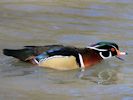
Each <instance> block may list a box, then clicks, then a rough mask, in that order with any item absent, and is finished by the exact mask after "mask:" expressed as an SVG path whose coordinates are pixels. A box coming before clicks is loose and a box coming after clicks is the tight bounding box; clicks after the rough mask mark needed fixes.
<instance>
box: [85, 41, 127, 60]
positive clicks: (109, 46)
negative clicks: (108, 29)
mask: <svg viewBox="0 0 133 100" xmlns="http://www.w3.org/2000/svg"><path fill="white" fill-rule="evenodd" d="M87 48H90V49H94V50H96V51H97V52H98V53H99V55H100V56H101V57H102V58H103V59H108V58H111V57H113V56H115V57H117V58H119V59H120V60H123V59H122V58H120V56H122V55H127V53H126V52H121V51H120V50H119V47H118V45H117V44H116V43H113V42H99V43H96V44H93V45H90V46H87Z"/></svg>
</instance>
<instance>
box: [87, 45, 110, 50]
mask: <svg viewBox="0 0 133 100" xmlns="http://www.w3.org/2000/svg"><path fill="white" fill-rule="evenodd" d="M87 48H90V49H94V50H97V51H108V50H105V49H98V48H96V47H91V46H87Z"/></svg>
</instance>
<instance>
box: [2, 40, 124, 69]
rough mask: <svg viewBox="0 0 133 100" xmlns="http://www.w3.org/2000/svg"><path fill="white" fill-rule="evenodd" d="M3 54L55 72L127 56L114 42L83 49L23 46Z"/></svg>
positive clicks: (4, 50)
mask: <svg viewBox="0 0 133 100" xmlns="http://www.w3.org/2000/svg"><path fill="white" fill-rule="evenodd" d="M3 54H4V55H6V56H11V57H14V58H17V59H19V60H21V61H23V62H27V63H31V64H33V65H37V66H40V67H44V68H52V69H56V70H73V69H78V68H80V69H88V68H90V67H92V66H93V65H95V64H98V63H100V62H101V61H103V60H105V59H109V58H112V57H117V58H118V59H120V60H122V58H120V56H123V55H127V52H121V51H120V50H119V47H118V45H117V44H116V43H114V42H106V41H102V42H98V43H95V44H92V45H89V46H86V47H84V48H78V47H75V46H64V45H46V46H24V48H22V49H3Z"/></svg>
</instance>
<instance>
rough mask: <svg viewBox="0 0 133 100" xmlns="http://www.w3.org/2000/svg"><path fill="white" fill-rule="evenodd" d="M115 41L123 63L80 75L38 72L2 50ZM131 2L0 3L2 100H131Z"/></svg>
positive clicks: (114, 61)
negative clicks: (123, 55)
mask: <svg viewBox="0 0 133 100" xmlns="http://www.w3.org/2000/svg"><path fill="white" fill-rule="evenodd" d="M98 41H113V42H116V43H118V44H119V46H120V48H121V50H123V51H127V52H128V53H129V55H128V56H125V57H124V59H125V61H120V60H118V59H116V58H112V59H109V60H106V61H104V62H102V63H100V64H98V65H96V66H94V67H93V68H91V69H89V70H86V71H85V72H80V71H79V70H72V71H56V70H52V69H44V68H39V67H37V66H32V65H30V64H26V63H23V62H20V61H18V60H16V59H13V58H11V57H6V56H4V55H3V54H2V49H3V48H21V47H22V46H24V45H47V44H64V45H75V46H77V47H84V46H86V45H89V44H92V43H95V42H98ZM132 54H133V1H132V0H23V1H22V0H1V1H0V100H24V99H25V100H52V99H54V100H62V99H63V100H88V99H89V100H133V61H132V59H133V55H132Z"/></svg>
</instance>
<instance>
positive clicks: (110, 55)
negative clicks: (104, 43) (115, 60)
mask: <svg viewBox="0 0 133 100" xmlns="http://www.w3.org/2000/svg"><path fill="white" fill-rule="evenodd" d="M99 54H100V56H101V57H102V58H103V59H108V58H111V57H112V54H111V52H109V56H108V57H104V56H103V54H102V52H100V53H99Z"/></svg>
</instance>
